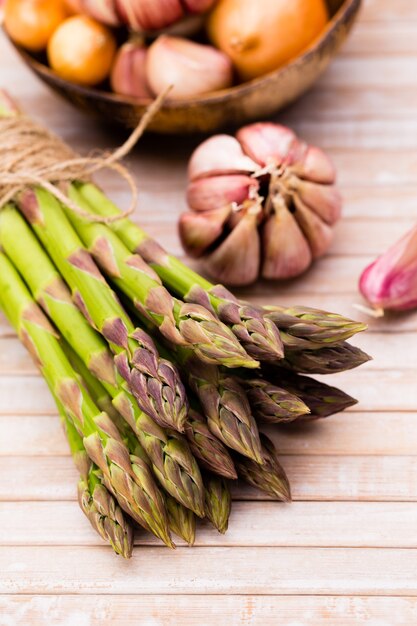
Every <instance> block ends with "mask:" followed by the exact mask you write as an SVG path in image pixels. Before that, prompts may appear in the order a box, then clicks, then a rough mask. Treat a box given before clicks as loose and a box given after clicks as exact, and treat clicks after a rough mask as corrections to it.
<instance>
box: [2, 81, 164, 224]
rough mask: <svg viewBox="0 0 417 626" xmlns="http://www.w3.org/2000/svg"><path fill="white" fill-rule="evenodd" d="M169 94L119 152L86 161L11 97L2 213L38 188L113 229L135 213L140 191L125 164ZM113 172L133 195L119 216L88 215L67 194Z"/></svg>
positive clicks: (5, 133)
mask: <svg viewBox="0 0 417 626" xmlns="http://www.w3.org/2000/svg"><path fill="white" fill-rule="evenodd" d="M167 93H168V90H167V91H165V92H163V93H162V94H160V95H159V96H158V97H157V98H156V99H155V100H154V101H153V102H152V103H151V104H150V105H149V107H148V108H147V109H146V112H145V114H144V115H143V116H142V118H141V120H140V122H139V124H138V125H137V126H136V128H135V129H134V130H133V132H132V133H131V134H130V135H129V137H128V138H127V139H126V141H125V142H124V143H123V144H122V145H121V146H120V147H119V148H117V149H116V150H115V151H113V152H108V153H103V154H100V155H96V156H92V155H91V156H86V157H82V156H80V155H78V154H77V153H75V152H74V151H73V150H72V149H71V148H70V147H69V146H68V145H67V144H66V143H65V142H64V141H62V140H61V139H60V138H59V137H57V136H56V135H55V134H53V133H51V132H50V131H48V130H47V129H46V128H44V127H43V126H41V125H39V124H37V123H36V122H34V121H33V120H32V119H30V118H29V117H27V116H26V115H23V114H20V113H19V112H18V111H17V110H16V107H15V106H14V104H13V103H11V102H10V99H9V98H8V97H7V95H6V94H2V99H3V101H5V102H7V114H5V112H4V110H5V107H0V109H1V111H0V172H1V174H0V210H1V209H2V208H3V207H4V206H5V205H6V204H7V203H8V202H10V201H11V200H13V198H14V197H15V196H17V194H18V193H19V192H21V191H23V190H24V189H25V188H26V187H28V186H29V185H38V186H39V187H41V188H43V189H45V190H46V191H48V192H50V193H51V194H52V195H53V196H55V198H56V199H57V200H59V201H60V202H61V203H62V204H64V205H65V206H66V207H68V208H69V209H70V210H71V211H74V213H76V214H77V215H79V216H80V217H83V218H86V219H88V220H90V221H91V222H101V223H106V224H107V223H111V222H114V221H116V220H120V219H122V218H124V217H127V216H128V215H130V214H131V213H133V211H134V210H135V207H136V204H137V199H138V188H137V185H136V182H135V180H134V179H133V177H132V175H131V173H130V172H129V170H128V169H127V167H125V166H124V165H123V164H122V163H121V162H120V161H121V159H123V158H124V157H125V156H126V155H127V154H128V153H129V152H130V151H131V150H132V148H133V147H134V146H135V144H136V143H137V142H138V141H139V139H140V138H141V136H142V135H143V133H144V131H145V130H146V128H147V126H148V125H149V122H150V121H151V119H152V118H153V117H154V115H155V114H156V113H157V112H158V111H159V109H160V108H161V106H162V104H163V102H164V100H165V97H166V95H167ZM105 169H110V170H113V171H115V172H117V174H118V175H119V176H121V178H123V179H124V180H125V181H126V183H127V185H128V187H129V188H130V192H131V201H130V205H129V207H128V208H127V209H125V210H124V211H121V213H120V214H118V215H115V216H109V217H104V216H100V215H93V214H92V213H89V212H88V211H84V210H83V209H81V207H79V206H78V205H77V204H76V203H75V202H73V201H72V200H71V199H70V198H68V196H67V195H66V194H65V193H64V191H63V190H62V187H63V185H64V184H65V183H70V182H73V181H76V180H84V181H86V180H89V179H90V178H91V176H92V175H93V174H95V173H96V172H99V171H102V170H105Z"/></svg>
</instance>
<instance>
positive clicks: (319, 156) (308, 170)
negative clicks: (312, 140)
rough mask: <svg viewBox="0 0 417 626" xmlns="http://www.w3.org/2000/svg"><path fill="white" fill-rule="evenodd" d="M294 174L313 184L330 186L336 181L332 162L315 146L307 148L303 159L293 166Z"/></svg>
mask: <svg viewBox="0 0 417 626" xmlns="http://www.w3.org/2000/svg"><path fill="white" fill-rule="evenodd" d="M294 172H295V173H296V174H297V175H298V176H300V177H301V178H305V179H307V180H311V181H313V182H315V183H323V184H326V185H331V184H333V183H334V182H335V181H336V169H335V167H334V165H333V163H332V161H331V160H330V159H329V157H328V156H327V154H325V153H324V152H323V150H320V148H316V146H308V148H307V151H306V153H305V155H304V158H303V159H302V160H301V161H300V162H299V163H297V164H296V165H295V167H294Z"/></svg>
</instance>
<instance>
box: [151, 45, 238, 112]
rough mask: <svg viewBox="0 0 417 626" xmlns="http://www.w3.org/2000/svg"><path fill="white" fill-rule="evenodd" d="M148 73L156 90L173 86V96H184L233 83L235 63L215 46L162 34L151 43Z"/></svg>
mask: <svg viewBox="0 0 417 626" xmlns="http://www.w3.org/2000/svg"><path fill="white" fill-rule="evenodd" d="M146 76H147V80H148V83H149V85H150V87H151V89H152V91H153V92H154V93H155V94H157V95H158V94H160V93H162V92H163V91H165V90H166V89H167V88H168V87H170V86H172V89H171V91H170V92H169V98H170V99H171V100H184V99H187V98H192V97H194V96H198V95H200V94H204V93H208V92H210V91H217V90H218V89H223V88H225V87H228V86H229V85H231V83H232V76H233V72H232V63H231V61H230V59H228V57H227V56H226V55H225V54H223V52H220V51H219V50H216V49H215V48H213V47H212V46H205V45H202V44H199V43H195V42H194V41H190V40H188V39H183V38H182V37H171V36H168V35H161V36H160V37H158V39H156V41H154V43H153V44H152V45H151V46H150V47H149V50H148V55H147V60H146Z"/></svg>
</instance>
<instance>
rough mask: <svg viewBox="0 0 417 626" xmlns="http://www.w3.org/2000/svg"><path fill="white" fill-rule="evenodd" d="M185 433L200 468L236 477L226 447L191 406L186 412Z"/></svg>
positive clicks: (204, 419)
mask: <svg viewBox="0 0 417 626" xmlns="http://www.w3.org/2000/svg"><path fill="white" fill-rule="evenodd" d="M185 434H186V436H187V438H188V441H189V444H190V448H191V451H192V452H193V454H194V456H195V457H196V458H197V459H198V461H199V464H200V466H201V467H202V468H204V469H206V470H210V471H211V472H213V473H214V474H218V475H219V476H224V477H225V478H231V479H235V478H237V473H236V469H235V466H234V464H233V460H232V457H231V456H230V454H229V453H228V451H227V448H226V447H225V446H224V445H223V443H222V442H221V441H220V440H219V439H218V438H217V437H216V436H215V435H213V433H212V432H211V431H210V429H209V427H208V424H207V419H206V418H205V417H204V416H203V415H202V414H201V413H200V412H198V411H196V410H194V409H193V408H191V409H190V411H189V413H188V420H187V422H186V424H185Z"/></svg>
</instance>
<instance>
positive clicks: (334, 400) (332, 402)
mask: <svg viewBox="0 0 417 626" xmlns="http://www.w3.org/2000/svg"><path fill="white" fill-rule="evenodd" d="M265 375H266V376H267V378H268V380H272V381H274V379H275V378H277V381H278V384H280V385H283V386H284V387H285V389H287V390H288V391H289V392H290V393H293V394H294V395H296V396H298V397H299V398H301V400H302V401H303V402H304V403H305V404H306V405H307V406H308V408H309V409H310V414H309V415H304V416H302V418H301V419H302V420H303V421H305V420H311V419H318V418H323V417H329V416H330V415H334V414H335V413H339V412H341V411H344V410H345V409H347V408H349V407H351V406H353V405H355V404H356V403H357V400H355V399H354V398H352V397H351V396H349V395H348V394H347V393H345V392H344V391H341V390H340V389H337V388H336V387H331V386H330V385H326V383H322V382H319V381H318V380H315V379H314V378H310V377H309V376H300V375H299V374H294V373H292V372H289V371H285V370H283V369H279V368H268V369H267V370H266V372H265ZM274 377H275V378H274Z"/></svg>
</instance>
